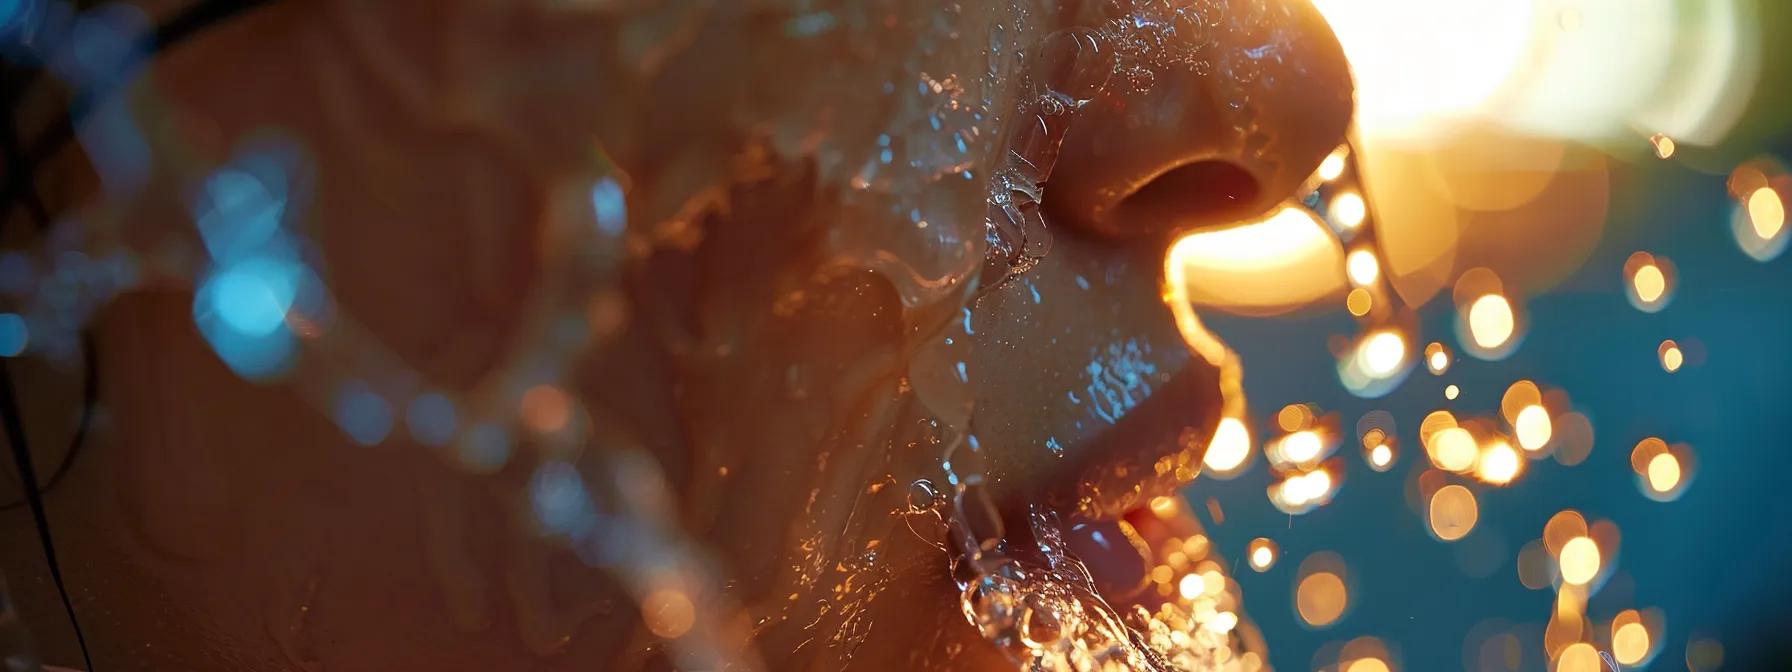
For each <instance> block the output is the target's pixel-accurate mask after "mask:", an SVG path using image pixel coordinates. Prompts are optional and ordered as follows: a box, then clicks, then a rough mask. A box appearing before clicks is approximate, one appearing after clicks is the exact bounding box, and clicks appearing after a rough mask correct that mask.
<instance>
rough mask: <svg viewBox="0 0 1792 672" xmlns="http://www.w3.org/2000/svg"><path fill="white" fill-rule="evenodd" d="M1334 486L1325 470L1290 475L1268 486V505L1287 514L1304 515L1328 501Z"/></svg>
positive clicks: (1330, 476)
mask: <svg viewBox="0 0 1792 672" xmlns="http://www.w3.org/2000/svg"><path fill="white" fill-rule="evenodd" d="M1335 484H1336V482H1335V481H1333V480H1332V475H1331V473H1330V472H1327V471H1326V470H1325V469H1314V470H1313V471H1310V472H1305V473H1296V474H1291V475H1289V476H1288V477H1287V478H1284V479H1282V482H1280V483H1276V484H1274V485H1271V486H1269V498H1270V503H1271V504H1274V505H1275V506H1276V508H1278V509H1280V510H1282V511H1286V512H1288V513H1304V512H1306V511H1308V510H1311V509H1312V508H1313V507H1315V506H1319V505H1321V504H1324V503H1325V502H1327V501H1330V498H1331V496H1332V488H1333V487H1334V486H1335Z"/></svg>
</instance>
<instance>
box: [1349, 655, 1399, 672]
mask: <svg viewBox="0 0 1792 672" xmlns="http://www.w3.org/2000/svg"><path fill="white" fill-rule="evenodd" d="M1344 672H1389V670H1388V664H1387V663H1384V662H1381V659H1380V658H1358V659H1356V660H1353V661H1350V664H1349V665H1347V666H1345V667H1344Z"/></svg>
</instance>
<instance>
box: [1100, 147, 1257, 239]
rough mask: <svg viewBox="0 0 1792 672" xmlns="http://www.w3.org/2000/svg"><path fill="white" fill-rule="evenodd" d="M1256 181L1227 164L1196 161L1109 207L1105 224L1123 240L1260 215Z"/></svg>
mask: <svg viewBox="0 0 1792 672" xmlns="http://www.w3.org/2000/svg"><path fill="white" fill-rule="evenodd" d="M1261 191H1262V188H1261V186H1260V185H1258V183H1257V179H1256V178H1254V177H1252V176H1251V174H1250V173H1249V172H1246V171H1245V169H1244V168H1241V167H1239V166H1238V164H1235V163H1231V162H1229V161H1213V160H1208V161H1196V162H1193V163H1186V164H1183V165H1180V166H1176V167H1174V168H1171V169H1170V170H1167V171H1165V172H1163V173H1161V174H1159V175H1158V176H1157V177H1154V178H1151V180H1149V181H1147V182H1145V184H1143V185H1141V186H1140V187H1139V188H1138V189H1136V190H1134V191H1133V192H1132V193H1131V194H1127V195H1126V196H1124V197H1122V198H1121V199H1120V202H1119V203H1117V204H1115V206H1114V209H1113V212H1112V213H1111V214H1110V216H1109V217H1108V218H1107V219H1108V220H1109V222H1110V225H1111V226H1112V227H1113V228H1117V229H1121V230H1122V231H1120V232H1121V233H1125V234H1132V235H1137V234H1145V233H1157V232H1162V231H1167V230H1171V229H1189V228H1194V227H1200V226H1206V225H1211V224H1220V223H1226V222H1232V221H1236V220H1238V219H1240V218H1243V217H1245V216H1247V215H1253V214H1256V211H1257V210H1259V209H1261V204H1260V203H1258V199H1257V196H1258V194H1259V193H1260V192H1261Z"/></svg>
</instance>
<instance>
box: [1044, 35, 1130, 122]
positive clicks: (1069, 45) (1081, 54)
mask: <svg viewBox="0 0 1792 672" xmlns="http://www.w3.org/2000/svg"><path fill="white" fill-rule="evenodd" d="M1113 72H1114V54H1113V52H1112V50H1110V49H1108V48H1107V44H1106V43H1105V42H1104V41H1103V40H1102V38H1101V37H1100V36H1099V35H1097V34H1096V33H1095V31H1092V30H1089V29H1087V28H1072V29H1070V30H1061V31H1058V32H1056V33H1052V34H1051V35H1047V36H1046V38H1045V40H1043V41H1041V42H1040V43H1039V52H1038V61H1037V62H1035V63H1034V64H1033V69H1032V75H1033V81H1034V85H1035V87H1036V88H1038V89H1040V93H1047V94H1058V95H1061V96H1063V97H1065V98H1067V99H1069V100H1071V101H1074V102H1076V103H1079V104H1080V103H1082V102H1085V101H1088V100H1090V99H1092V98H1094V97H1095V94H1097V93H1099V92H1100V91H1101V88H1102V87H1103V86H1105V85H1107V82H1108V77H1109V76H1111V75H1112V74H1113Z"/></svg>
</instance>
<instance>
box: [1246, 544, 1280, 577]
mask: <svg viewBox="0 0 1792 672" xmlns="http://www.w3.org/2000/svg"><path fill="white" fill-rule="evenodd" d="M1248 550H1249V553H1250V558H1251V569H1254V570H1257V571H1259V572H1262V571H1266V570H1268V569H1269V568H1270V567H1271V566H1274V565H1275V564H1276V542H1273V541H1270V540H1268V539H1265V538H1263V537H1258V538H1256V539H1253V540H1251V543H1250V546H1249V549H1248Z"/></svg>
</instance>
